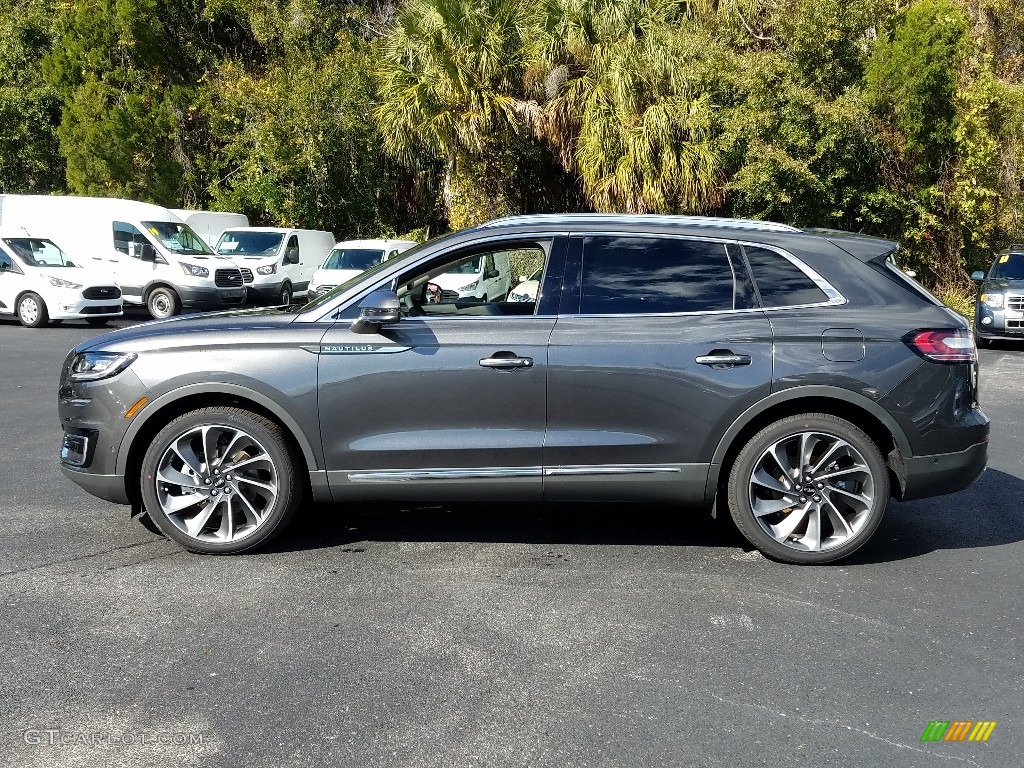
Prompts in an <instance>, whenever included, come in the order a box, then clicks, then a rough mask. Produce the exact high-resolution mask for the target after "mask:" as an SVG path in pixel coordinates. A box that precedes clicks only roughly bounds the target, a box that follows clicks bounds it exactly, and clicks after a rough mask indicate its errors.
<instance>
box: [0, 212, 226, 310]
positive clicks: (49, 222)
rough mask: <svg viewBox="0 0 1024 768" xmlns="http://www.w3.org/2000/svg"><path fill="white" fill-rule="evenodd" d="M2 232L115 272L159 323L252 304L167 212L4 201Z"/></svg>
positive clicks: (125, 291)
mask: <svg viewBox="0 0 1024 768" xmlns="http://www.w3.org/2000/svg"><path fill="white" fill-rule="evenodd" d="M0 226H2V227H4V228H16V229H21V230H24V231H25V232H26V233H27V234H29V235H31V236H33V237H43V238H48V239H50V240H52V241H53V242H55V243H56V244H57V245H59V246H60V247H61V248H63V249H64V250H65V251H66V252H68V253H71V254H73V256H77V257H78V258H88V259H91V260H92V263H93V265H94V266H96V267H100V266H102V267H104V268H106V269H107V270H110V271H112V272H113V273H114V278H115V279H116V280H117V283H118V285H119V286H120V288H121V293H122V296H123V298H124V302H125V304H140V305H145V306H146V307H148V309H149V313H150V314H151V315H152V316H153V317H155V318H163V317H170V316H171V315H175V314H177V313H178V312H180V311H181V310H182V308H186V309H219V308H222V307H230V306H239V305H241V304H242V303H244V302H245V296H246V289H245V285H244V284H243V282H242V272H241V271H240V270H239V268H238V267H237V266H235V264H234V263H233V262H232V261H231V260H229V259H222V258H219V257H218V256H217V255H216V254H214V252H213V251H212V250H211V249H210V248H209V246H207V245H206V243H204V242H203V241H202V239H201V238H200V237H199V236H198V235H197V234H196V233H195V232H193V231H192V230H191V229H190V228H189V227H188V225H186V224H185V223H184V222H183V221H182V220H181V219H179V218H178V217H177V216H175V215H174V214H173V213H171V212H170V211H169V210H167V209H166V208H161V207H160V206H158V205H150V204H148V203H139V202H136V201H134V200H119V199H117V198H105V197H66V196H47V195H0Z"/></svg>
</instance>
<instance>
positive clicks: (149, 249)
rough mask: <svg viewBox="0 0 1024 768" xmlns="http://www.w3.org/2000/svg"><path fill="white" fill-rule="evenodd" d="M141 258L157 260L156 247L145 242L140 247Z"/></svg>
mask: <svg viewBox="0 0 1024 768" xmlns="http://www.w3.org/2000/svg"><path fill="white" fill-rule="evenodd" d="M139 258H140V259H142V260H143V261H156V248H154V247H153V246H152V245H150V244H149V243H143V244H142V246H141V247H140V248H139Z"/></svg>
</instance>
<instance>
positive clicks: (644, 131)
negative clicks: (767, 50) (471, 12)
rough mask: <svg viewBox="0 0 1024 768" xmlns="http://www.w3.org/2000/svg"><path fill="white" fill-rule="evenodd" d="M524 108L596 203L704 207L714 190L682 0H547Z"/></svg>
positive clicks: (640, 209) (708, 114)
mask: <svg viewBox="0 0 1024 768" xmlns="http://www.w3.org/2000/svg"><path fill="white" fill-rule="evenodd" d="M543 9H544V10H543V16H542V21H541V27H540V34H539V36H538V38H537V41H536V43H535V45H534V49H533V65H532V66H531V68H530V69H529V70H528V72H527V80H528V82H529V83H530V84H531V85H533V86H534V89H535V90H536V91H538V92H540V100H541V104H540V105H539V106H538V107H537V108H536V109H534V110H532V111H526V112H525V114H527V116H528V117H529V119H530V122H531V124H532V125H533V127H534V130H535V131H536V133H537V135H538V136H540V137H541V138H543V139H544V140H545V141H546V142H547V143H548V144H549V145H550V146H551V147H552V149H553V150H554V151H555V152H556V153H557V155H558V156H559V158H560V159H561V161H562V163H563V165H564V166H565V167H566V168H567V169H570V170H573V171H574V172H576V173H578V174H579V176H580V177H581V180H582V183H583V187H584V191H585V192H586V195H587V197H588V199H589V200H590V202H591V204H592V205H593V206H594V207H595V208H597V209H598V210H606V211H628V212H636V213H647V212H706V211H708V210H711V209H713V208H715V207H716V206H718V205H719V204H720V203H721V201H722V197H723V191H722V190H723V183H722V182H723V171H722V161H721V158H720V156H719V153H718V151H717V149H716V146H715V144H714V143H713V141H712V139H713V134H714V128H715V112H714V109H713V106H712V104H711V102H710V100H709V99H708V97H707V96H706V95H697V94H694V93H691V91H690V89H689V88H688V85H687V81H686V72H685V69H684V66H683V65H682V64H681V63H680V62H681V60H682V59H683V57H682V56H681V55H680V53H679V44H678V36H677V32H676V30H677V28H678V27H679V25H681V24H686V23H689V20H690V19H689V17H690V15H691V14H692V13H694V6H693V4H692V3H690V2H686V0H547V2H546V3H545V4H544V6H543Z"/></svg>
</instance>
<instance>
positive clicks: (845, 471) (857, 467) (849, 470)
mask: <svg viewBox="0 0 1024 768" xmlns="http://www.w3.org/2000/svg"><path fill="white" fill-rule="evenodd" d="M870 471H871V470H870V469H868V468H867V466H866V465H864V464H854V465H853V466H852V467H843V468H842V469H837V470H834V471H832V472H829V473H828V474H827V475H815V476H814V479H815V480H819V481H824V480H829V479H831V478H833V477H842V476H843V475H852V474H854V473H860V474H864V473H865V472H870Z"/></svg>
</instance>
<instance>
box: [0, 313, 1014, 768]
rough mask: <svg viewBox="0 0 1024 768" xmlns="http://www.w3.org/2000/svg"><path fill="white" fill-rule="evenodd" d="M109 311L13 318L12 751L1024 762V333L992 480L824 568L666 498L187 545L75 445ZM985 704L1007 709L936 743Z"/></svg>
mask: <svg viewBox="0 0 1024 768" xmlns="http://www.w3.org/2000/svg"><path fill="white" fill-rule="evenodd" d="M124 322H128V321H123V322H122V323H120V324H123V323H124ZM96 333H97V331H96V329H92V328H89V327H87V326H84V325H77V324H72V323H65V324H64V325H62V326H59V327H54V328H47V329H39V330H28V329H25V328H22V327H20V326H18V325H17V324H16V323H14V322H10V321H0V592H2V600H0V713H2V717H0V723H3V728H2V732H0V765H3V766H16V767H18V768H21V767H25V768H36V767H41V766H46V767H49V766H59V767H60V768H76V767H77V766H88V767H90V768H92V766H140V767H142V766H144V767H145V768H154V767H156V766H165V765H166V766H230V767H233V766H247V767H248V766H273V767H274V768H284V767H290V766H360V767H362V766H366V767H367V768H370V767H373V766H424V767H425V768H426V767H430V768H434V767H435V766H483V767H486V768H496V767H499V766H630V767H632V766H672V767H673V768H677V767H679V766H730V767H733V766H762V765H763V766H797V765H799V766H872V767H878V766H900V767H901V768H914V767H916V766H947V767H948V766H951V765H957V764H966V765H972V766H985V767H990V768H1003V767H1005V766H1017V765H1021V763H1022V762H1024V761H1022V755H1024V728H1022V723H1024V643H1022V640H1021V637H1022V634H1024V633H1022V630H1024V626H1022V621H1021V614H1022V611H1021V595H1022V587H1024V578H1022V575H1021V562H1022V560H1024V409H1022V395H1021V388H1022V385H1024V345H1022V346H1021V347H1020V348H1017V349H1014V348H1012V347H1009V346H1002V347H1000V348H997V349H993V350H986V351H983V352H982V377H981V388H982V402H983V407H984V408H985V410H986V411H987V412H988V414H989V415H990V416H991V417H992V419H993V431H992V440H991V454H990V467H989V469H988V471H987V472H986V473H985V475H984V476H983V477H982V478H981V480H979V481H978V482H977V483H976V484H975V485H974V486H973V487H971V488H970V489H968V490H966V491H964V492H961V493H959V494H956V495H953V496H947V497H943V498H939V499H931V500H925V501H918V502H912V503H907V504H900V503H896V502H893V503H892V504H891V506H890V507H889V510H888V513H887V516H886V518H885V520H884V521H883V523H882V526H881V528H880V529H879V531H878V533H877V534H876V536H875V539H874V540H873V541H872V542H871V543H870V544H868V545H867V546H866V547H865V548H864V549H862V550H860V552H858V553H857V554H856V555H855V556H854V558H853V559H851V560H849V561H847V562H844V563H842V564H839V565H835V566H826V567H813V568H812V567H803V568H801V567H796V566H788V565H780V564H777V563H774V562H771V561H769V560H766V559H764V558H763V557H761V556H760V555H759V554H758V553H756V552H754V551H751V549H750V548H749V547H748V546H745V544H744V542H743V541H742V540H741V539H740V538H739V537H738V535H737V534H736V533H735V531H733V530H731V529H730V527H729V526H728V525H725V524H723V523H721V522H718V523H716V522H714V521H712V520H710V519H709V518H706V517H705V516H703V515H702V514H700V513H694V512H689V511H685V510H678V509H673V508H667V507H656V506H647V505H642V506H637V505H630V506H617V505H615V506H613V505H527V506H522V505H511V504H501V503H486V504H479V505H460V506H457V507H452V506H448V505H439V506H427V507H413V506H408V505H405V506H403V505H394V504H392V505H364V506H359V507H348V508H345V507H312V506H311V507H309V508H307V509H304V510H303V511H302V514H301V515H300V517H299V518H298V519H297V520H296V522H295V523H294V524H293V526H292V527H291V529H290V530H289V531H288V532H286V533H285V534H284V535H283V536H281V537H280V538H279V539H277V540H276V541H275V543H274V544H273V545H272V546H271V548H270V549H268V550H266V551H262V552H259V553H256V554H250V555H244V556H238V557H206V556H199V555H191V554H187V553H184V552H182V551H181V550H179V549H178V548H177V546H176V545H174V544H173V543H171V542H169V541H167V540H165V539H162V538H160V537H159V536H157V535H156V534H154V533H152V532H151V531H150V530H148V529H147V528H145V527H144V526H142V525H141V524H139V523H138V522H136V521H132V520H130V519H129V516H128V512H127V510H126V509H125V508H121V507H118V506H116V505H113V504H109V503H107V502H104V501H101V500H99V499H96V498H93V497H91V496H89V495H88V494H86V493H85V492H84V491H82V490H80V489H79V488H77V487H76V486H75V485H73V484H72V483H70V482H69V481H67V480H65V479H64V477H63V476H62V475H61V474H60V472H59V471H58V469H57V461H56V455H57V450H58V445H59V440H60V434H61V432H60V426H59V423H58V420H57V413H56V389H57V379H58V375H59V370H60V365H61V362H62V361H63V359H64V356H65V354H66V353H67V351H68V350H69V349H70V347H71V346H73V345H74V344H76V343H77V342H79V341H81V340H83V339H86V338H88V337H90V336H92V335H95V334H96ZM958 720H960V721H966V720H969V721H995V722H997V723H998V725H997V726H996V727H995V729H994V730H993V731H992V733H991V736H990V737H989V739H988V741H987V742H984V743H978V742H969V741H964V742H954V741H941V742H923V741H921V736H922V733H923V732H924V730H925V728H926V727H927V726H928V724H929V722H931V721H958Z"/></svg>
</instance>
